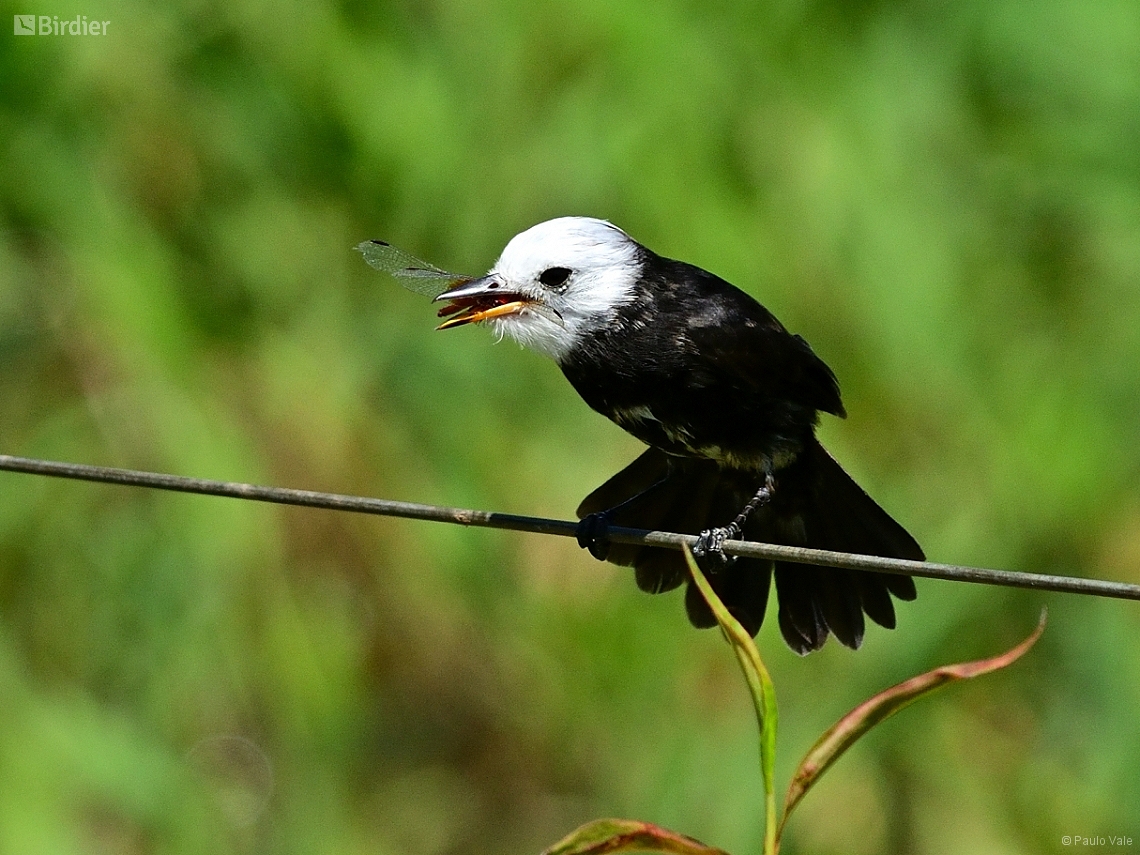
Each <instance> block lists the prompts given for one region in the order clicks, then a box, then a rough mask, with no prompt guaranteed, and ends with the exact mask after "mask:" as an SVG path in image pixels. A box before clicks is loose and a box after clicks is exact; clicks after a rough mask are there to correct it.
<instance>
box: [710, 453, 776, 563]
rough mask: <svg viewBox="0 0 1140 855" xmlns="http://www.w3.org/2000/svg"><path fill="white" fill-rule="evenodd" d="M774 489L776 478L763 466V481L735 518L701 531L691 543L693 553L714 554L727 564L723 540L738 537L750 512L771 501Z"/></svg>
mask: <svg viewBox="0 0 1140 855" xmlns="http://www.w3.org/2000/svg"><path fill="white" fill-rule="evenodd" d="M775 490H776V480H775V478H773V477H772V470H771V469H769V468H765V471H764V483H763V484H761V485H760V489H759V490H757V491H756V495H754V496H753V497H752V498H751V499H749V500H748V504H746V505H745V506H744V507H743V508H742V509H741V511H740V513H738V514H737V515H736V519H734V520H733V521H732V522H730V523H729V524H728V525H726V526H721V527H718V528H707V529H705V530H704V531H702V532H701V533H700V535H698V537H697V542H696V543H695V544H693V554H694V555H696V556H697V557H698V558H704V557H706V556H709V555H715V556H716V557H718V558H719V559H720V561H721V563H722V564H727V563H728V561H729V559H728V556H726V555H725V554H724V542H725V541H726V540H732V539H733V538H737V537H740V535H741V534H742V533H743V531H744V524H745V523H746V522H748V518H749V517H750V516H751V515H752V512H753V511H755V510H756V509H757V508H759V507H762V506H763V505H766V504H768V503H769V502H770V501H772V493H774V492H775Z"/></svg>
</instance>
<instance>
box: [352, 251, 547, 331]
mask: <svg viewBox="0 0 1140 855" xmlns="http://www.w3.org/2000/svg"><path fill="white" fill-rule="evenodd" d="M356 249H357V251H358V252H359V253H360V254H361V255H363V256H364V260H365V261H366V262H368V265H369V266H370V267H373V268H375V269H376V270H379V271H381V272H382V273H387V274H388V275H390V276H392V277H393V278H394V279H396V281H397V282H399V283H400V284H401V285H403V286H404V287H405V288H407V289H408V290H409V291H413V292H415V293H416V294H423V295H424V296H425V297H431V298H432V299H433V300H436V299H447V297H446V295H445V296H444V297H442V298H441V297H440V295H441V294H444V292H445V291H447V290H448V289H450V288H454V287H456V286H458V285H462V284H463V283H465V282H471V281H473V280H475V279H476V278H478V277H475V276H467V275H465V274H462V273H450V272H448V271H446V270H444V269H443V268H440V267H436V266H435V265H434V264H430V263H429V262H426V261H424V260H423V259H420V258H416V257H415V256H414V255H412V254H411V253H410V252H404V250H402V249H398V248H397V247H394V246H392V244H390V243H388V242H387V241H383V240H366V241H364V243H361V244H357V246H356ZM521 312H529V313H534V314H539V315H542V316H543V317H545V318H547V319H548V320H550V321H551V322H553V323H555V324H558V325H559V326H565V323H564V322H563V320H562V316H561V315H559V314H558V312H557V311H555V310H554V309H551V308H549V307H547V306H544V305H542V304H541V303H537V302H534V301H531V300H526V299H523V298H521V297H519V295H515V294H508V293H504V294H503V295H502V296H500V297H495V298H493V299H491V300H487V299H485V298H483V299H466V298H462V297H458V298H456V299H454V300H453V301H452V302H451V303H450V304H449V305H446V306H444V307H443V308H442V309H440V310H439V313H438V314H439V317H441V318H448V320H446V321H444V322H443V323H442V324H440V325H439V327H437V329H441V330H443V329H450V328H451V327H457V326H462V325H463V324H467V323H471V322H473V321H481V320H489V319H491V318H495V317H501V316H503V315H508V314H516V313H521ZM448 316H451V317H448Z"/></svg>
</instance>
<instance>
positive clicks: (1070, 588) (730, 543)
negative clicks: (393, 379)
mask: <svg viewBox="0 0 1140 855" xmlns="http://www.w3.org/2000/svg"><path fill="white" fill-rule="evenodd" d="M0 470H7V471H9V472H22V473H25V474H29V475H47V476H50V477H53V478H71V479H74V480H79V481H96V482H99V483H104V484H120V485H123V486H130V487H149V488H151V489H156V490H172V491H175V492H179V493H198V494H202V495H207V496H224V497H227V498H232V499H247V500H251V501H255V502H273V503H275V504H279V505H299V506H301V507H306V508H324V509H326V510H333V511H350V512H352V513H359V514H376V515H378V516H387V517H403V518H405V519H417V520H430V521H432V522H446V523H455V524H458V525H471V526H482V527H485V528H502V529H510V530H512V531H529V532H534V533H536V534H554V535H559V536H561V537H574V536H575V535H576V534H577V530H578V524H577V523H575V522H570V521H568V520H553V519H544V518H542V517H529V516H520V515H518V514H503V513H497V512H494V511H475V510H469V509H466V508H446V507H440V506H438V505H421V504H417V503H414V502H396V501H391V500H388V499H372V498H367V497H364V496H347V495H343V494H340V493H319V492H315V491H313V490H293V489H290V488H287V487H263V486H259V485H256V484H241V483H236V482H232V481H212V480H209V479H205V478H186V477H184V476H181V475H164V474H161V473H158V472H139V471H136V470H132V469H115V468H111V467H107V466H89V465H87V464H83V463H60V462H57V461H54V460H39V459H36V458H30V457H13V456H11V455H7V454H0ZM607 533H608V536H609V538H610V540H612V541H614V542H616V543H634V544H645V545H648V546H660V547H664V548H669V549H680V548H681V545H682V544H684V543H687V544H689V546H690V547H691V546H692V545H693V544H694V543H696V540H697V539H696V537H694V536H693V535H688V534H676V533H673V532H663V531H646V530H644V529H636V528H622V527H619V526H612V527H610V528H609V529H608V530H607ZM724 552H725V554H727V555H740V556H745V557H749V558H770V559H776V560H779V561H792V562H796V563H800V564H819V565H824V566H827V567H844V568H848V569H851V570H872V571H875V572H877V573H896V574H900V575H903V576H924V577H926V578H930V579H948V580H951V581H955V582H976V583H980V584H984V585H1004V586H1007V587H1013V588H1033V589H1036V590H1039V591H1058V592H1061V593H1067V594H1089V595H1092V596H1097V597H1116V598H1118V599H1125V600H1140V585H1132V584H1128V583H1126V582H1109V581H1105V580H1102V579H1081V578H1077V577H1074V576H1052V575H1044V574H1038V573H1019V572H1015V571H1011V570H990V569H987V568H982V567H963V566H960V565H957V564H938V563H935V562H932V561H904V560H902V559H898V558H880V557H878V556H874V555H855V554H852V553H847V552H829V551H826V550H820V549H803V548H800V547H795V546H780V545H777V544H771V543H755V542H752V541H741V540H727V541H725V543H724Z"/></svg>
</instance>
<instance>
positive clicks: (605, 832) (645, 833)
mask: <svg viewBox="0 0 1140 855" xmlns="http://www.w3.org/2000/svg"><path fill="white" fill-rule="evenodd" d="M609 852H660V853H664V855H727V853H726V852H724V850H722V849H714V848H713V847H711V846H705V845H704V844H703V843H701V842H700V841H699V840H694V839H693V838H691V837H686V836H685V835H683V834H677V833H676V832H674V831H669V830H668V829H665V828H660V827H658V826H656V825H651V824H650V823H648V822H638V821H637V820H633V819H598V820H595V821H594V822H588V823H586V824H585V825H583V826H582V827H581V828H579V829H577V830H576V831H572V832H571V833H570V834H568V835H567V836H566V837H564V838H563V839H562V840H560V841H558V842H557V843H555V844H554V845H553V846H551V847H550V848H549V849H547V850H546V851H545V852H543V853H542V855H603V853H609Z"/></svg>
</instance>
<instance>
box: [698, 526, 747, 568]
mask: <svg viewBox="0 0 1140 855" xmlns="http://www.w3.org/2000/svg"><path fill="white" fill-rule="evenodd" d="M739 536H740V530H739V529H738V528H737V527H736V526H735V525H726V526H720V527H718V528H706V529H705V530H704V531H702V532H701V533H700V534H699V535H698V536H697V542H696V543H694V544H693V555H695V556H696V557H697V558H707V557H709V556H714V557H715V558H716V559H717V560H718V562H719V563H720V564H721V565H722V566H723V565H725V564H728V563H729V562H731V561H733V560H734V559H733V558H732V557H731V556H728V555H725V554H724V542H725V541H726V540H731V539H732V538H734V537H739Z"/></svg>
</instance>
